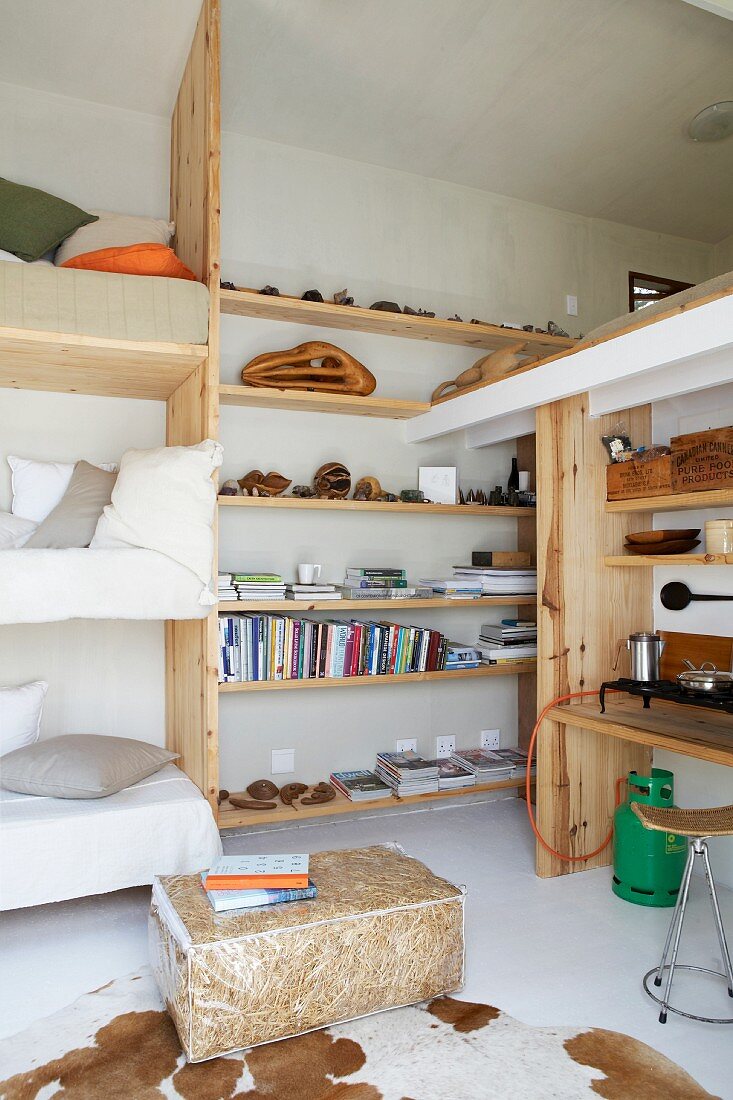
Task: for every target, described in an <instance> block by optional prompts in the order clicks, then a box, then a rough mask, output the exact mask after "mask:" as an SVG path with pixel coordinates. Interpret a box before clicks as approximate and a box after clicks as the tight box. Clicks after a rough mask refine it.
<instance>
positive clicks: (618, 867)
mask: <svg viewBox="0 0 733 1100" xmlns="http://www.w3.org/2000/svg"><path fill="white" fill-rule="evenodd" d="M673 797H674V776H673V774H672V772H668V771H664V769H663V768H652V773H651V775H638V774H637V772H629V774H628V778H627V783H626V801H625V802H622V803H621V805H620V806H617V807H616V812H615V814H614V819H613V892H614V894H617V895H618V896H619V897H620V898H624V900H625V901H631V902H633V903H634V905H652V906H658V907H661V906H667V905H674V903H675V902H676V901H677V894H678V893H679V889H680V882H681V881H682V872H683V871H684V868H685V861H686V859H687V838H686V837H684V836H678V835H677V834H676V833H664V832H657V831H656V830H654V831H652V830H651V829H645V828H644V826H643V825H642V823H641V822H640V821H639V819H638V817H637V816H636V814H635V813H634V811H633V810H632V809H631V803H632V802H643V803H644V804H645V805H647V806H666V807H671V806H673V805H674V803H673Z"/></svg>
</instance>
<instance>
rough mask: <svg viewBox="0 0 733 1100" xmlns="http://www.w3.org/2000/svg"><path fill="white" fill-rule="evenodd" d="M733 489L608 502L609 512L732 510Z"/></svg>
mask: <svg viewBox="0 0 733 1100" xmlns="http://www.w3.org/2000/svg"><path fill="white" fill-rule="evenodd" d="M731 505H733V489H706V490H704V491H703V492H700V493H672V494H671V495H668V496H662V497H637V498H636V499H635V500H607V501H606V511H607V512H685V511H693V510H697V509H698V508H730V507H731Z"/></svg>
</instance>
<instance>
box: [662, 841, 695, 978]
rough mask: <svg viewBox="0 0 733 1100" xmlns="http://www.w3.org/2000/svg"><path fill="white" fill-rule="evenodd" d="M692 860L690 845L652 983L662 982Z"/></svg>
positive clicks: (690, 871)
mask: <svg viewBox="0 0 733 1100" xmlns="http://www.w3.org/2000/svg"><path fill="white" fill-rule="evenodd" d="M692 861H693V851H692V847H690V848H689V849H688V852H687V862H686V863H685V869H684V871H683V872H682V881H681V882H680V888H679V891H678V892H677V901H676V902H675V906H674V911H673V913H672V919H671V921H670V922H669V929H668V931H667V938H666V940H665V941H664V950H663V951H662V958H661V961H660V963H659V967H658V969H657V975H656V977H655V979H654V984H655V985H656V986H660V985H661V984H662V974H663V973H664V964H665V963H666V961H667V955H668V954H669V945H670V944H671V942H672V936H673V934H674V930H675V928H676V927H677V921H678V920H679V916H680V910H681V909H682V899H683V897H684V896H685V886H686V883H687V881H688V879H689V877H690V875H691V873H692Z"/></svg>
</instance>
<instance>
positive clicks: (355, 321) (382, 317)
mask: <svg viewBox="0 0 733 1100" xmlns="http://www.w3.org/2000/svg"><path fill="white" fill-rule="evenodd" d="M221 311H222V313H232V314H236V315H237V316H239V317H264V318H266V319H267V320H270V321H291V322H292V323H293V324H298V325H317V326H318V327H320V328H336V329H349V330H351V331H352V332H374V333H379V334H380V335H382V336H402V337H405V338H407V339H409V340H434V341H436V342H437V343H440V344H460V345H463V346H464V347H469V348H486V349H487V350H489V351H491V350H496V349H497V348H503V347H506V346H507V344H513V343H516V341H517V340H518V339H520V338H521V339H524V338H526V340H527V348H526V354H527V355H540V356H545V355H553V354H554V353H555V352H558V351H565V350H567V349H568V348H573V347H574V346H575V344H576V342H577V341H575V340H571V339H569V338H567V337H564V336H542V335H540V334H539V333H531V332H524V331H520V330H518V329H513V328H501V326H499V325H484V324H480V325H472V324H470V323H465V322H463V321H444V320H441V319H440V318H438V317H415V316H411V315H409V314H405V313H384V312H382V311H381V310H376V309H364V308H362V307H361V306H337V305H335V304H334V303H333V302H303V301H302V300H301V299H300V298H290V297H288V296H286V295H284V294H281V295H280V296H279V297H277V296H274V295H269V294H259V293H258V292H257V291H256V290H249V289H247V290H222V291H221Z"/></svg>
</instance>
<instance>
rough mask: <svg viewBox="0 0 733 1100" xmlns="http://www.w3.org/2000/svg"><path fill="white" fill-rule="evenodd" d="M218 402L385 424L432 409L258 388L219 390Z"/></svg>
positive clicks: (379, 399) (422, 404)
mask: <svg viewBox="0 0 733 1100" xmlns="http://www.w3.org/2000/svg"><path fill="white" fill-rule="evenodd" d="M219 401H220V403H221V404H222V405H241V406H244V407H245V408H254V409H287V410H293V411H297V412H322V413H337V414H338V415H340V416H373V417H379V418H381V419H383V420H410V419H411V418H412V417H413V416H419V415H420V414H421V413H425V412H427V411H428V409H429V408H430V403H429V402H426V401H403V400H401V399H398V398H393V397H374V396H372V397H359V396H357V395H355V394H348V393H307V392H304V391H302V390H275V389H270V388H266V387H259V386H219Z"/></svg>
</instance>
